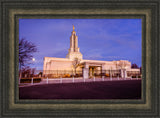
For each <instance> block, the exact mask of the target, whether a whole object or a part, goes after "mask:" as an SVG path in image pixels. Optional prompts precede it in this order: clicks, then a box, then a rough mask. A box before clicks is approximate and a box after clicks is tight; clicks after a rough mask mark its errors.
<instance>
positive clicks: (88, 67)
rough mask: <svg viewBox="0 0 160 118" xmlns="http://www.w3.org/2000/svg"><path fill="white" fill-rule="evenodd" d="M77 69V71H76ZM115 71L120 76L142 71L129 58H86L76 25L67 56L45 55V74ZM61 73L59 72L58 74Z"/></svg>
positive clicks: (91, 75) (87, 74) (88, 74)
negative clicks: (106, 59)
mask: <svg viewBox="0 0 160 118" xmlns="http://www.w3.org/2000/svg"><path fill="white" fill-rule="evenodd" d="M75 70H76V71H75ZM111 71H112V72H115V73H113V74H116V75H118V74H119V76H120V77H122V78H123V77H129V75H128V74H127V71H128V72H131V71H135V72H138V73H139V72H140V69H132V68H131V62H129V61H128V60H119V61H100V60H86V59H83V55H82V54H81V52H80V48H79V47H78V36H77V35H76V31H75V27H74V26H73V31H72V32H71V36H70V48H69V50H68V54H67V55H66V58H57V57H44V65H43V75H44V76H47V75H50V76H52V77H53V78H54V77H55V76H57V75H60V73H61V74H62V73H64V72H67V73H69V74H70V75H73V74H74V75H75V74H76V72H82V77H83V78H89V77H93V76H94V75H96V74H99V73H100V74H101V75H103V74H106V73H107V72H108V73H110V72H111ZM57 73H59V74H57Z"/></svg>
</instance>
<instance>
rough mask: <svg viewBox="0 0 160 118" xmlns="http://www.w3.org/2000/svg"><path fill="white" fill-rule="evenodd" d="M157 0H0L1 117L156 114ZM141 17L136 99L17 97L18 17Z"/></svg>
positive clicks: (157, 88) (147, 115)
mask: <svg viewBox="0 0 160 118" xmlns="http://www.w3.org/2000/svg"><path fill="white" fill-rule="evenodd" d="M159 3H160V2H159V1H158V0H154V1H153V0H121V1H118V0H112V1H111V0H100V1H95V0H78V1H74V0H67V1H63V0H45V1H44V0H27V1H26V0H21V1H19V0H12V1H8V0H2V1H0V4H1V15H0V17H1V21H0V24H1V31H0V32H1V35H0V36H1V39H0V45H1V46H0V49H1V53H0V57H1V58H0V62H1V66H0V75H1V79H0V84H1V93H0V94H1V95H0V96H1V97H0V99H1V100H0V101H1V110H0V115H1V117H159V74H158V73H159V50H160V49H159V41H158V38H159ZM111 17H112V18H141V19H142V21H143V22H142V99H141V100H19V98H18V95H19V93H18V33H19V32H18V22H17V21H18V19H19V18H111Z"/></svg>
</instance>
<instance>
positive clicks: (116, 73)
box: [21, 70, 141, 78]
mask: <svg viewBox="0 0 160 118" xmlns="http://www.w3.org/2000/svg"><path fill="white" fill-rule="evenodd" d="M43 72H44V71H43V70H35V71H22V72H21V78H31V77H44V78H46V77H48V78H60V77H62V78H70V77H73V76H74V77H83V71H82V70H81V71H79V70H77V71H76V72H75V71H72V70H69V71H67V70H47V71H46V70H45V74H44V73H43ZM88 74H89V75H90V72H89V73H88ZM126 74H127V77H132V78H135V77H137V76H138V77H139V78H141V73H140V71H126ZM92 76H94V77H97V78H101V77H102V76H104V77H105V78H110V77H113V78H114V77H115V78H116V77H121V70H94V72H93V73H92Z"/></svg>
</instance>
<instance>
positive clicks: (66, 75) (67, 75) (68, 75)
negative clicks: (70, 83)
mask: <svg viewBox="0 0 160 118" xmlns="http://www.w3.org/2000/svg"><path fill="white" fill-rule="evenodd" d="M63 77H66V78H67V77H71V75H70V74H65V75H64V76H63Z"/></svg>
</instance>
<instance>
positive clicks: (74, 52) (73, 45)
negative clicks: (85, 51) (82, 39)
mask: <svg viewBox="0 0 160 118" xmlns="http://www.w3.org/2000/svg"><path fill="white" fill-rule="evenodd" d="M66 57H67V58H70V59H74V58H75V57H77V58H80V59H82V54H81V53H80V52H79V48H78V36H77V35H76V32H75V27H74V25H73V31H72V32H71V36H70V48H69V52H68V54H67V56H66Z"/></svg>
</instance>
